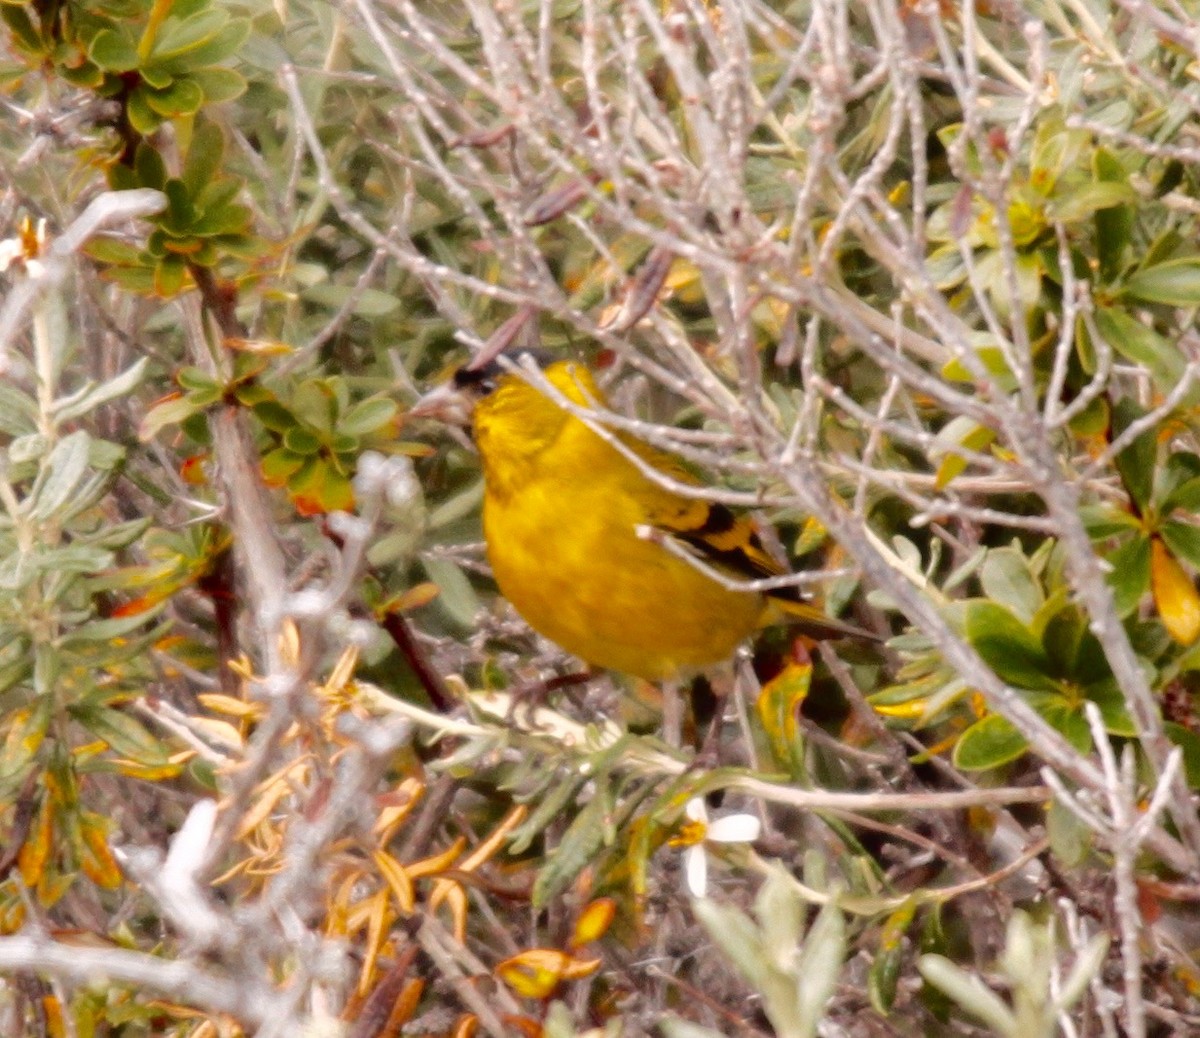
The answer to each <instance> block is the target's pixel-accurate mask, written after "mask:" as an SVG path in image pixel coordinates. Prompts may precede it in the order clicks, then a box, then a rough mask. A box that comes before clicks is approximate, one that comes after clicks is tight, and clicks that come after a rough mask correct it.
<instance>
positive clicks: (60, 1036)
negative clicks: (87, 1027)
mask: <svg viewBox="0 0 1200 1038" xmlns="http://www.w3.org/2000/svg"><path fill="white" fill-rule="evenodd" d="M42 1012H43V1013H44V1014H45V1016H46V1034H47V1035H48V1036H49V1038H65V1036H66V1033H67V1029H66V1025H65V1024H64V1023H63V1011H62V1003H61V1002H59V1000H58V999H57V998H55V997H54V996H53V995H45V996H44V997H43V998H42Z"/></svg>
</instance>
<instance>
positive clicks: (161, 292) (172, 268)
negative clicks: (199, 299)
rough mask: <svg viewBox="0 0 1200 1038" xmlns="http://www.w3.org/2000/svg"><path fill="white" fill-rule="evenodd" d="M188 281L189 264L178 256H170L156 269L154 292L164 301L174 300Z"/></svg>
mask: <svg viewBox="0 0 1200 1038" xmlns="http://www.w3.org/2000/svg"><path fill="white" fill-rule="evenodd" d="M186 281H187V264H186V263H185V262H184V260H183V259H182V258H180V257H178V256H168V257H166V258H165V259H164V260H162V261H161V262H160V263H159V264H158V266H156V267H155V268H154V292H155V294H156V295H157V296H159V297H160V298H162V299H173V298H174V297H175V296H177V295H179V293H180V292H181V291H182V290H183V285H184V282H186Z"/></svg>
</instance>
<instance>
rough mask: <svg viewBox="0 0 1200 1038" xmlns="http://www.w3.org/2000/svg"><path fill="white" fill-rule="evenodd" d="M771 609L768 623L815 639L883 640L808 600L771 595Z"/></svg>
mask: <svg viewBox="0 0 1200 1038" xmlns="http://www.w3.org/2000/svg"><path fill="white" fill-rule="evenodd" d="M770 602H771V609H770V612H769V614H768V617H769V622H770V623H779V624H786V625H787V626H789V627H792V628H795V629H796V630H798V631H799V632H800V633H801V634H807V635H808V636H809V637H810V638H814V639H816V640H817V641H834V640H835V639H838V638H857V639H858V640H859V641H865V642H879V641H883V639H882V638H880V637H879V635H877V634H875V633H874V632H872V631H868V630H867V629H866V628H864V627H856V626H855V625H854V624H848V623H844V622H843V621H841V620H835V619H834V618H833V617H832V616H826V615H825V614H824V613H823V612H821V610H820V609H818V608H817V607H816V606H814V605H812V604H811V603H809V602H797V601H795V600H793V599H790V598H776V597H775V596H774V595H772V596H771V599H770Z"/></svg>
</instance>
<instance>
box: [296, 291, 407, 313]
mask: <svg viewBox="0 0 1200 1038" xmlns="http://www.w3.org/2000/svg"><path fill="white" fill-rule="evenodd" d="M354 292H355V290H354V288H353V287H351V286H350V285H328V284H325V285H313V286H312V288H306V289H305V290H304V292H303V293H301V296H302V298H303V299H304V300H305V301H306V302H309V303H316V304H317V305H318V306H326V307H329V309H331V310H336V309H338V308H340V307H341V306H342V304H343V303H345V302H346V300H347V299H349V298H350V297H351V294H352V293H354ZM399 306H400V300H399V299H397V298H396V297H395V296H394V295H391V294H389V293H387V292H380V291H379V290H378V289H374V288H368V289H365V290H364V291H362V292H361V293H357V294H356V297H355V300H354V314H355V316H356V317H387V316H388V315H389V314H392V313H395V312H396V310H397V309H398V308H399Z"/></svg>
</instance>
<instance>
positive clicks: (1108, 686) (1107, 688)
mask: <svg viewBox="0 0 1200 1038" xmlns="http://www.w3.org/2000/svg"><path fill="white" fill-rule="evenodd" d="M1096 651H1097V652H1101V649H1100V646H1099V645H1097V646H1096ZM1087 697H1088V699H1090V700H1091V701H1092V702H1093V703H1095V704H1096V706H1098V707H1099V708H1100V716H1101V717H1102V718H1103V719H1104V730H1105V731H1106V732H1108V734H1109V735H1119V736H1121V737H1122V738H1125V739H1133V738H1135V737H1136V736H1137V734H1138V730H1137V725H1135V724H1134V723H1133V718H1132V717H1130V716H1129V705H1128V703H1126V702H1125V696H1124V695H1123V694H1122V692H1121V688H1120V686H1119V685H1118V684H1117V682H1116V680H1115V679H1113V678H1109V680H1107V681H1103V682H1100V683H1099V684H1095V685H1091V686H1089V688H1088V690H1087Z"/></svg>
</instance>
